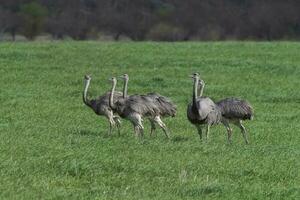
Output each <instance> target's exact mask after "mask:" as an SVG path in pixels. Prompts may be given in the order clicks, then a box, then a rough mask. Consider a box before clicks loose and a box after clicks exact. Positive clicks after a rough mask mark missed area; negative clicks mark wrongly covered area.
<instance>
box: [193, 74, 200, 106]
mask: <svg viewBox="0 0 300 200" xmlns="http://www.w3.org/2000/svg"><path fill="white" fill-rule="evenodd" d="M198 82H199V80H198V79H197V78H195V80H194V87H193V104H194V105H196V99H197V87H198Z"/></svg>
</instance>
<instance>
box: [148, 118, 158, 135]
mask: <svg viewBox="0 0 300 200" xmlns="http://www.w3.org/2000/svg"><path fill="white" fill-rule="evenodd" d="M149 121H150V124H151V130H150V136H153V133H155V129H156V127H155V121H154V120H153V119H149Z"/></svg>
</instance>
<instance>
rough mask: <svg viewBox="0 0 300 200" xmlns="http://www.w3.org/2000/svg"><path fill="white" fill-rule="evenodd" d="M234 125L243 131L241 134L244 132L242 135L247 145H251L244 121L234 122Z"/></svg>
mask: <svg viewBox="0 0 300 200" xmlns="http://www.w3.org/2000/svg"><path fill="white" fill-rule="evenodd" d="M234 124H235V125H236V126H237V127H239V128H240V129H241V132H242V135H243V137H244V140H245V143H246V144H249V140H248V136H247V132H246V128H245V127H244V126H243V124H242V121H241V120H238V121H236V122H234Z"/></svg>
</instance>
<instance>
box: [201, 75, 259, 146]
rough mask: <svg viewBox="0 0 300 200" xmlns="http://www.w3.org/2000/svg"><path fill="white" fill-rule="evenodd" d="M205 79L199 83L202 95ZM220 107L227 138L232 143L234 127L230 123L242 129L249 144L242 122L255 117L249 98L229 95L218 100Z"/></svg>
mask: <svg viewBox="0 0 300 200" xmlns="http://www.w3.org/2000/svg"><path fill="white" fill-rule="evenodd" d="M204 85H205V83H204V81H203V80H201V79H200V80H199V84H198V94H199V96H200V97H201V96H202V94H203V89H204ZM216 105H217V107H218V109H219V110H220V111H221V115H222V118H221V123H222V124H223V125H224V126H225V128H226V130H227V140H228V142H229V143H232V140H231V136H232V129H231V127H230V125H229V124H230V123H232V124H234V125H236V126H237V127H239V128H240V129H241V133H242V135H243V137H244V140H245V143H246V144H249V140H248V136H247V132H246V128H245V127H244V125H243V124H242V121H243V120H252V119H253V114H254V111H253V108H252V106H251V105H250V103H249V102H248V101H247V100H243V99H239V98H236V97H229V98H225V99H222V100H220V101H218V102H216Z"/></svg>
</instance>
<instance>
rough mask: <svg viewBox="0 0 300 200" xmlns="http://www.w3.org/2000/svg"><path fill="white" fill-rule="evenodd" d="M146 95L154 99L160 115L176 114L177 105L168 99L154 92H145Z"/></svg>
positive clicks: (172, 115) (173, 115)
mask: <svg viewBox="0 0 300 200" xmlns="http://www.w3.org/2000/svg"><path fill="white" fill-rule="evenodd" d="M147 96H148V97H151V98H153V99H154V100H155V102H156V104H157V107H158V109H159V113H160V115H161V116H163V117H168V116H171V117H175V116H176V112H177V107H176V105H175V104H174V103H173V102H172V101H171V100H170V99H168V98H167V97H164V96H162V95H160V94H156V93H149V94H147Z"/></svg>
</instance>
